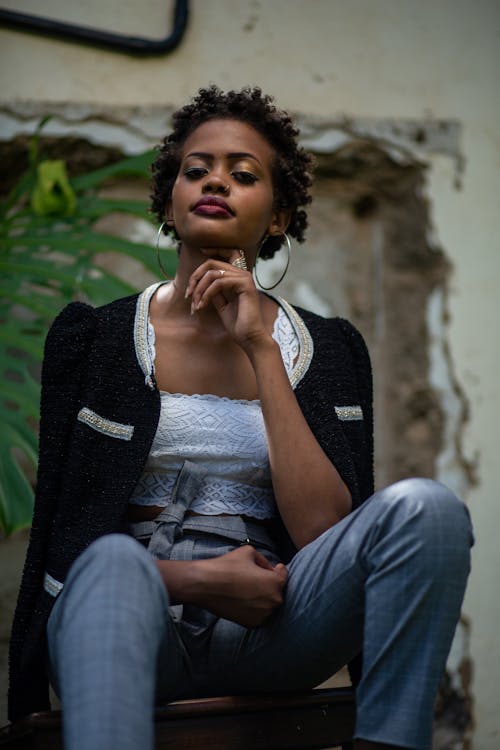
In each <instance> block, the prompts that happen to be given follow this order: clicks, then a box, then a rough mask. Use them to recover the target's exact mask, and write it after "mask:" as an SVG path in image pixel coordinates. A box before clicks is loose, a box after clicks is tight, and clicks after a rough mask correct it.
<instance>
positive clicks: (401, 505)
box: [381, 477, 473, 552]
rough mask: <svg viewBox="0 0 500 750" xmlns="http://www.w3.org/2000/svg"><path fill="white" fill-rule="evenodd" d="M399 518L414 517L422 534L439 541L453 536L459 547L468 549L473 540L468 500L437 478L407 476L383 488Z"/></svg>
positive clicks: (384, 497) (407, 519)
mask: <svg viewBox="0 0 500 750" xmlns="http://www.w3.org/2000/svg"><path fill="white" fill-rule="evenodd" d="M381 494H382V495H383V498H382V500H383V502H384V503H388V504H389V506H390V507H391V509H392V510H393V511H394V513H395V516H396V517H397V518H398V519H399V522H401V523H403V522H404V521H410V522H411V526H412V527H413V528H414V530H415V533H417V534H418V535H419V536H420V537H421V538H425V537H428V539H429V541H431V542H436V541H437V540H438V539H442V538H443V537H446V538H447V539H453V540H454V542H455V546H456V547H457V548H460V547H461V548H463V549H464V550H466V551H467V552H468V550H469V548H470V546H471V545H472V543H473V535H472V527H471V523H470V516H469V512H468V510H467V507H466V506H465V504H464V503H463V502H462V501H461V500H459V498H458V497H457V496H456V495H455V493H454V492H452V490H450V489H449V488H448V487H446V486H445V485H444V484H441V482H437V481H435V480H434V479H426V478H420V477H415V478H410V479H403V480H401V481H399V482H396V483H395V484H393V485H390V486H389V487H388V488H386V490H382V493H381Z"/></svg>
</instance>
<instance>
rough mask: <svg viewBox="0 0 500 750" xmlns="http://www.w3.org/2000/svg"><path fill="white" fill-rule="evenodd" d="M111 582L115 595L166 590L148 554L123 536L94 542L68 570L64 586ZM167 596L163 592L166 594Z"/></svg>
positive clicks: (116, 535)
mask: <svg viewBox="0 0 500 750" xmlns="http://www.w3.org/2000/svg"><path fill="white" fill-rule="evenodd" d="M78 579H83V580H85V581H86V582H87V585H88V584H89V583H90V582H94V585H95V584H96V583H97V582H102V583H105V582H106V581H107V582H109V583H110V582H111V581H112V582H113V584H114V586H112V587H111V586H109V588H114V589H116V590H117V591H119V592H121V593H122V594H123V592H125V594H126V592H127V591H129V590H130V588H131V587H132V585H133V584H134V583H135V585H142V586H147V588H151V587H154V588H159V589H161V590H162V591H164V590H165V587H164V586H163V583H162V580H161V576H160V574H159V571H158V569H157V568H156V565H155V563H154V561H153V559H152V557H151V556H150V555H149V554H148V552H147V550H146V549H145V548H144V547H143V546H142V545H141V544H140V543H139V542H137V541H136V540H135V539H133V538H132V537H129V536H127V535H126V534H106V535H105V536H101V537H99V538H98V539H96V540H95V541H94V542H92V544H90V545H89V546H88V547H87V549H85V550H84V552H82V554H81V555H80V556H79V557H78V558H77V559H76V561H75V562H74V563H73V565H72V567H71V568H70V572H69V575H68V578H67V583H69V584H70V585H74V583H75V582H76V580H78ZM165 593H166V592H165Z"/></svg>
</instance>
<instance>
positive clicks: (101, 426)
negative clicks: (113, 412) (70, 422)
mask: <svg viewBox="0 0 500 750" xmlns="http://www.w3.org/2000/svg"><path fill="white" fill-rule="evenodd" d="M77 419H78V421H79V422H83V424H86V425H88V427H92V429H93V430H97V432H102V434H103V435H109V437H114V438H118V439H119V440H132V435H133V434H134V427H133V425H131V424H121V422H113V421H112V420H111V419H106V418H105V417H100V416H99V414H96V412H95V411H92V409H89V408H88V407H87V406H84V407H83V409H80V411H79V412H78V416H77Z"/></svg>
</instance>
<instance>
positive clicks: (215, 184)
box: [203, 172, 230, 195]
mask: <svg viewBox="0 0 500 750" xmlns="http://www.w3.org/2000/svg"><path fill="white" fill-rule="evenodd" d="M229 188H230V186H229V184H228V182H227V180H225V179H224V178H223V177H222V176H221V175H219V174H217V173H216V172H211V173H210V174H209V175H207V178H206V180H205V182H204V184H203V192H204V193H221V194H222V195H227V194H228V193H229Z"/></svg>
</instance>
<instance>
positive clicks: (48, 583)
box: [43, 571, 64, 598]
mask: <svg viewBox="0 0 500 750" xmlns="http://www.w3.org/2000/svg"><path fill="white" fill-rule="evenodd" d="M63 586H64V584H63V583H61V581H58V580H57V579H56V578H53V577H52V576H51V575H50V573H47V571H45V575H44V576H43V588H44V589H45V591H46V592H47V594H50V595H51V596H53V597H54V598H55V597H56V596H57V595H58V594H60V593H61V591H62V589H63Z"/></svg>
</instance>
